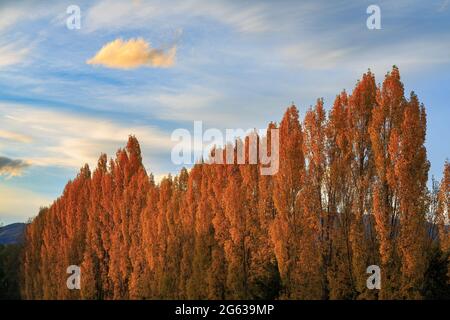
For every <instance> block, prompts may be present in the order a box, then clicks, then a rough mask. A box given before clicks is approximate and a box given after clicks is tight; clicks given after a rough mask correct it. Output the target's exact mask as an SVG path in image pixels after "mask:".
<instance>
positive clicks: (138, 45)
mask: <svg viewBox="0 0 450 320" xmlns="http://www.w3.org/2000/svg"><path fill="white" fill-rule="evenodd" d="M176 53H177V48H176V46H173V47H171V48H170V49H168V50H167V51H164V50H161V49H155V48H152V47H151V45H150V43H148V42H146V41H145V40H144V39H142V38H137V39H130V40H128V41H124V40H122V39H116V40H114V41H112V42H110V43H108V44H106V45H104V46H103V47H102V48H101V49H100V51H98V52H97V54H96V55H95V56H94V57H93V58H91V59H89V60H88V61H87V63H88V64H93V65H97V64H99V65H103V66H105V67H108V68H116V69H133V68H139V67H155V68H167V67H171V66H173V65H174V63H175V55H176Z"/></svg>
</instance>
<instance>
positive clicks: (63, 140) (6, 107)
mask: <svg viewBox="0 0 450 320" xmlns="http://www.w3.org/2000/svg"><path fill="white" fill-rule="evenodd" d="M0 113H1V114H5V115H6V116H5V117H3V118H2V117H0V126H1V127H3V128H6V129H8V131H10V132H20V134H21V135H23V136H33V144H32V146H29V147H28V148H26V149H23V148H21V147H18V146H15V145H13V144H6V148H5V149H6V150H7V151H8V152H10V153H11V152H14V151H17V152H16V153H15V154H21V155H22V156H23V157H25V158H26V159H27V160H28V161H29V162H30V163H31V164H33V165H41V166H62V167H71V168H79V167H81V166H82V165H83V164H84V163H88V164H89V165H91V166H95V164H96V163H97V159H98V156H99V155H100V153H101V152H104V153H107V154H109V155H114V154H115V152H116V151H117V149H118V148H120V147H123V146H124V145H125V143H126V140H127V138H128V135H130V134H134V135H136V136H137V138H138V139H139V141H140V142H141V144H142V149H143V150H145V151H146V152H148V155H149V157H148V158H149V159H152V157H151V155H152V154H155V153H156V154H157V153H161V152H168V150H170V147H171V145H172V144H171V141H170V134H169V133H165V132H163V131H161V130H159V129H157V128H155V127H152V126H143V125H133V124H130V123H119V122H116V121H112V120H107V119H101V118H98V117H93V116H86V115H81V114H76V113H73V112H63V111H57V110H51V109H44V108H39V109H36V108H34V107H31V106H27V105H16V104H5V103H0Z"/></svg>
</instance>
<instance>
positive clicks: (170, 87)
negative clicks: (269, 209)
mask: <svg viewBox="0 0 450 320" xmlns="http://www.w3.org/2000/svg"><path fill="white" fill-rule="evenodd" d="M73 4H75V5H78V6H79V7H80V9H81V28H80V29H79V30H78V29H75V30H69V29H68V28H67V27H66V19H67V17H68V16H69V15H68V14H67V13H66V9H67V7H68V6H69V5H73ZM371 4H376V5H378V6H379V7H380V9H381V29H380V30H369V29H368V28H367V27H366V19H367V18H368V16H369V15H368V14H367V13H366V8H367V7H368V6H369V5H371ZM132 38H133V39H143V41H145V43H147V44H148V45H149V47H150V48H154V49H161V50H162V51H167V50H169V49H170V48H176V55H175V56H174V60H173V61H172V62H171V64H170V66H165V67H158V66H157V65H146V66H142V67H139V68H134V69H116V68H109V67H105V66H102V65H93V64H88V63H86V62H87V61H88V60H89V59H91V58H93V57H94V56H96V54H97V53H98V52H99V50H100V49H101V48H102V47H104V46H105V45H107V44H108V43H111V42H113V41H114V40H116V39H123V41H127V40H129V39H132ZM155 52H156V51H155ZM158 52H159V51H158ZM394 64H395V65H397V66H398V67H399V68H400V72H401V75H402V80H403V82H404V84H405V89H406V92H409V91H411V90H414V91H415V92H416V93H417V94H418V96H419V99H420V100H421V101H422V102H423V103H424V104H425V106H426V107H427V113H428V131H427V142H426V145H427V150H428V157H429V159H430V161H431V164H432V167H431V171H430V176H431V175H434V176H435V177H436V178H438V179H440V177H441V171H442V168H443V164H444V161H445V159H446V158H448V157H449V155H450V143H449V142H448V138H449V137H450V126H449V125H448V123H449V119H450V109H449V105H448V101H450V90H449V89H450V88H449V84H450V0H436V1H405V0H399V1H374V0H371V1H364V0H362V1H276V2H275V1H200V0H187V1H186V0H184V1H181V0H180V1H177V0H173V1H144V0H140V1H138V0H134V1H109V0H108V1H106V0H100V1H77V0H75V1H74V0H71V1H2V2H1V4H0V166H2V165H3V169H2V168H1V167H0V222H4V223H11V222H16V221H26V220H27V219H28V218H29V217H31V216H34V215H36V214H37V210H38V208H39V206H43V205H48V204H50V203H51V202H52V201H53V199H55V198H56V197H58V196H59V195H60V194H61V192H62V190H63V187H64V185H65V184H66V182H67V181H68V180H69V179H71V178H73V177H74V176H75V175H76V172H77V171H78V169H79V168H80V167H81V166H82V165H83V163H85V162H87V163H89V164H90V165H91V166H92V167H93V166H94V165H95V163H96V159H97V158H98V156H99V154H100V152H106V153H107V154H108V155H109V156H112V155H114V154H115V151H116V150H117V149H118V148H119V147H122V146H124V144H125V142H126V140H127V137H128V135H129V134H135V135H136V136H137V138H138V139H139V141H140V143H141V147H142V150H143V153H144V164H145V166H146V168H147V169H148V170H149V171H151V172H153V173H154V174H155V175H156V177H157V178H159V177H161V176H163V175H165V174H167V173H169V172H170V173H176V172H177V171H178V170H179V167H177V166H175V165H173V164H172V162H171V160H170V150H171V147H172V145H173V143H172V142H171V141H170V135H171V133H172V131H173V130H174V129H176V128H187V129H192V127H193V121H195V120H201V121H203V123H204V127H205V128H207V127H215V128H219V129H225V128H243V129H247V128H265V127H266V125H267V123H268V122H269V121H279V120H280V119H281V117H282V114H283V112H284V110H285V108H286V107H287V106H288V105H289V104H290V103H291V102H292V101H294V102H295V104H296V105H297V106H298V107H299V109H300V112H301V114H302V115H303V114H304V112H305V110H306V108H307V107H309V106H310V105H312V104H314V103H315V101H316V99H317V98H318V97H323V98H324V99H325V104H326V106H327V107H329V106H330V105H331V104H332V102H333V100H334V97H335V95H336V94H338V93H339V92H340V91H341V90H342V89H344V88H345V89H347V91H351V90H352V88H353V87H354V85H355V82H356V81H357V79H358V78H359V77H360V76H361V75H362V73H364V72H365V71H366V70H367V69H368V68H370V69H371V70H372V71H374V73H375V75H376V79H377V82H382V80H383V77H384V74H385V73H386V72H387V71H389V70H390V68H391V67H392V65H394Z"/></svg>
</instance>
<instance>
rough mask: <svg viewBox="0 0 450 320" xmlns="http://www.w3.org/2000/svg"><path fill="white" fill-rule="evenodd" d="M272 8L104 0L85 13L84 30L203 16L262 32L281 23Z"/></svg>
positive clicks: (196, 0) (223, 3) (194, 1)
mask: <svg viewBox="0 0 450 320" xmlns="http://www.w3.org/2000/svg"><path fill="white" fill-rule="evenodd" d="M272 12H273V7H269V6H267V5H266V4H262V3H251V4H250V5H249V4H239V2H231V1H199V0H184V1H170V2H168V1H158V0H155V1H133V2H125V1H119V0H103V1H100V2H98V3H97V4H95V5H94V6H92V7H91V8H90V9H89V10H88V13H87V14H86V29H85V31H87V32H93V31H98V30H108V31H114V30H117V29H123V28H138V27H139V28H146V27H147V28H148V27H149V26H150V24H151V23H152V22H153V23H154V22H155V21H158V22H160V21H161V20H164V21H167V20H171V24H172V25H174V24H177V23H185V22H188V21H192V19H196V18H206V19H211V20H214V21H218V22H220V23H223V24H224V25H228V26H230V27H232V28H233V29H235V30H237V31H239V32H243V33H261V32H265V31H268V30H273V29H276V28H278V27H280V26H281V24H280V23H278V24H274V23H273V21H272V19H270V15H271V13H272Z"/></svg>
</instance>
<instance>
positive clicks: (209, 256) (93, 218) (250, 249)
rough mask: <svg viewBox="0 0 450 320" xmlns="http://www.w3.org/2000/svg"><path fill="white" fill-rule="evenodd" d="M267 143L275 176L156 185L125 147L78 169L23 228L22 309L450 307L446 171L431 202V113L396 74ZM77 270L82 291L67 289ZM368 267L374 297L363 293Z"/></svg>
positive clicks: (196, 175)
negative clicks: (352, 303) (97, 303)
mask: <svg viewBox="0 0 450 320" xmlns="http://www.w3.org/2000/svg"><path fill="white" fill-rule="evenodd" d="M273 128H278V129H279V135H280V147H279V152H280V163H279V171H278V173H277V174H275V175H273V176H264V175H260V173H259V167H260V165H259V164H244V165H238V164H207V163H198V164H196V165H195V166H194V167H193V168H192V169H190V170H189V171H188V170H186V169H183V170H181V172H180V173H179V174H178V175H177V176H175V177H171V176H168V177H166V178H164V179H163V180H162V181H161V182H160V183H159V184H156V183H155V182H154V179H153V176H152V175H151V174H150V175H149V174H147V172H146V170H145V169H144V167H143V165H142V159H141V151H140V147H139V144H138V141H137V140H136V138H134V137H130V138H129V140H128V144H127V146H126V148H125V149H121V150H119V151H118V152H117V154H116V158H115V159H111V160H109V161H108V159H107V157H106V155H102V156H101V157H100V159H99V161H98V166H97V168H96V169H95V171H93V172H91V171H90V169H89V168H88V166H87V165H86V166H85V167H83V168H82V169H81V171H80V173H79V174H78V176H77V177H76V178H75V179H74V180H73V181H70V182H69V183H68V184H67V186H66V188H65V190H64V192H63V194H62V196H61V197H60V198H58V199H57V200H56V201H55V202H54V203H53V205H52V206H50V207H49V208H45V209H42V210H41V212H40V213H39V215H38V216H37V217H36V218H35V219H34V221H33V222H32V223H31V224H30V225H29V226H28V227H27V230H26V241H25V250H24V253H23V262H22V269H21V274H22V280H21V290H22V296H23V298H26V299H77V298H82V299H223V298H226V299H272V298H281V299H421V298H448V297H449V295H448V294H449V291H448V288H449V284H450V282H449V276H450V269H449V265H450V264H449V251H450V240H449V234H448V225H446V224H448V219H449V216H448V215H449V210H448V207H449V198H450V196H449V193H450V165H449V164H448V163H446V165H445V169H444V178H443V180H442V182H441V183H440V184H436V183H434V184H433V188H432V190H428V189H427V181H428V170H429V167H430V165H429V162H428V160H427V155H426V149H425V146H424V142H425V133H426V114H425V108H424V106H423V105H422V104H420V103H419V100H418V98H417V96H416V95H415V94H414V93H411V95H410V96H409V98H405V95H404V88H403V84H402V83H401V81H400V75H399V71H398V69H397V68H396V67H394V68H393V69H392V71H391V72H390V73H388V74H387V75H386V77H385V79H384V82H383V83H382V85H379V86H377V85H376V82H375V78H374V75H373V74H372V73H371V72H370V71H369V72H367V73H366V74H364V75H363V77H362V79H361V80H360V81H358V83H357V84H356V87H355V88H354V90H353V92H352V93H351V94H347V93H346V92H345V91H343V92H341V93H340V94H339V95H338V96H337V97H336V100H335V101H334V104H333V106H332V108H331V110H330V111H329V113H328V114H327V112H326V111H325V109H324V105H323V101H322V100H321V99H319V100H318V101H317V104H316V105H315V106H314V107H311V108H310V109H309V110H308V111H307V113H306V115H305V117H304V119H303V121H301V120H300V119H299V114H298V110H297V109H296V107H295V106H291V107H289V108H288V109H287V110H286V113H285V114H284V117H283V119H282V121H281V123H279V124H275V123H270V124H269V126H268V131H267V134H268V135H270V132H271V131H270V130H269V129H273ZM244 145H245V150H246V156H248V139H246V140H245V141H244ZM269 149H270V148H269ZM214 152H221V151H217V150H216V151H213V153H214ZM70 265H79V266H80V267H81V290H68V289H67V287H66V280H67V278H68V276H69V275H68V274H67V273H66V269H67V267H68V266H70ZM370 265H378V266H380V268H381V290H376V289H374V290H369V289H368V288H367V286H366V280H367V278H368V276H369V274H367V273H366V269H367V267H368V266H370Z"/></svg>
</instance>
